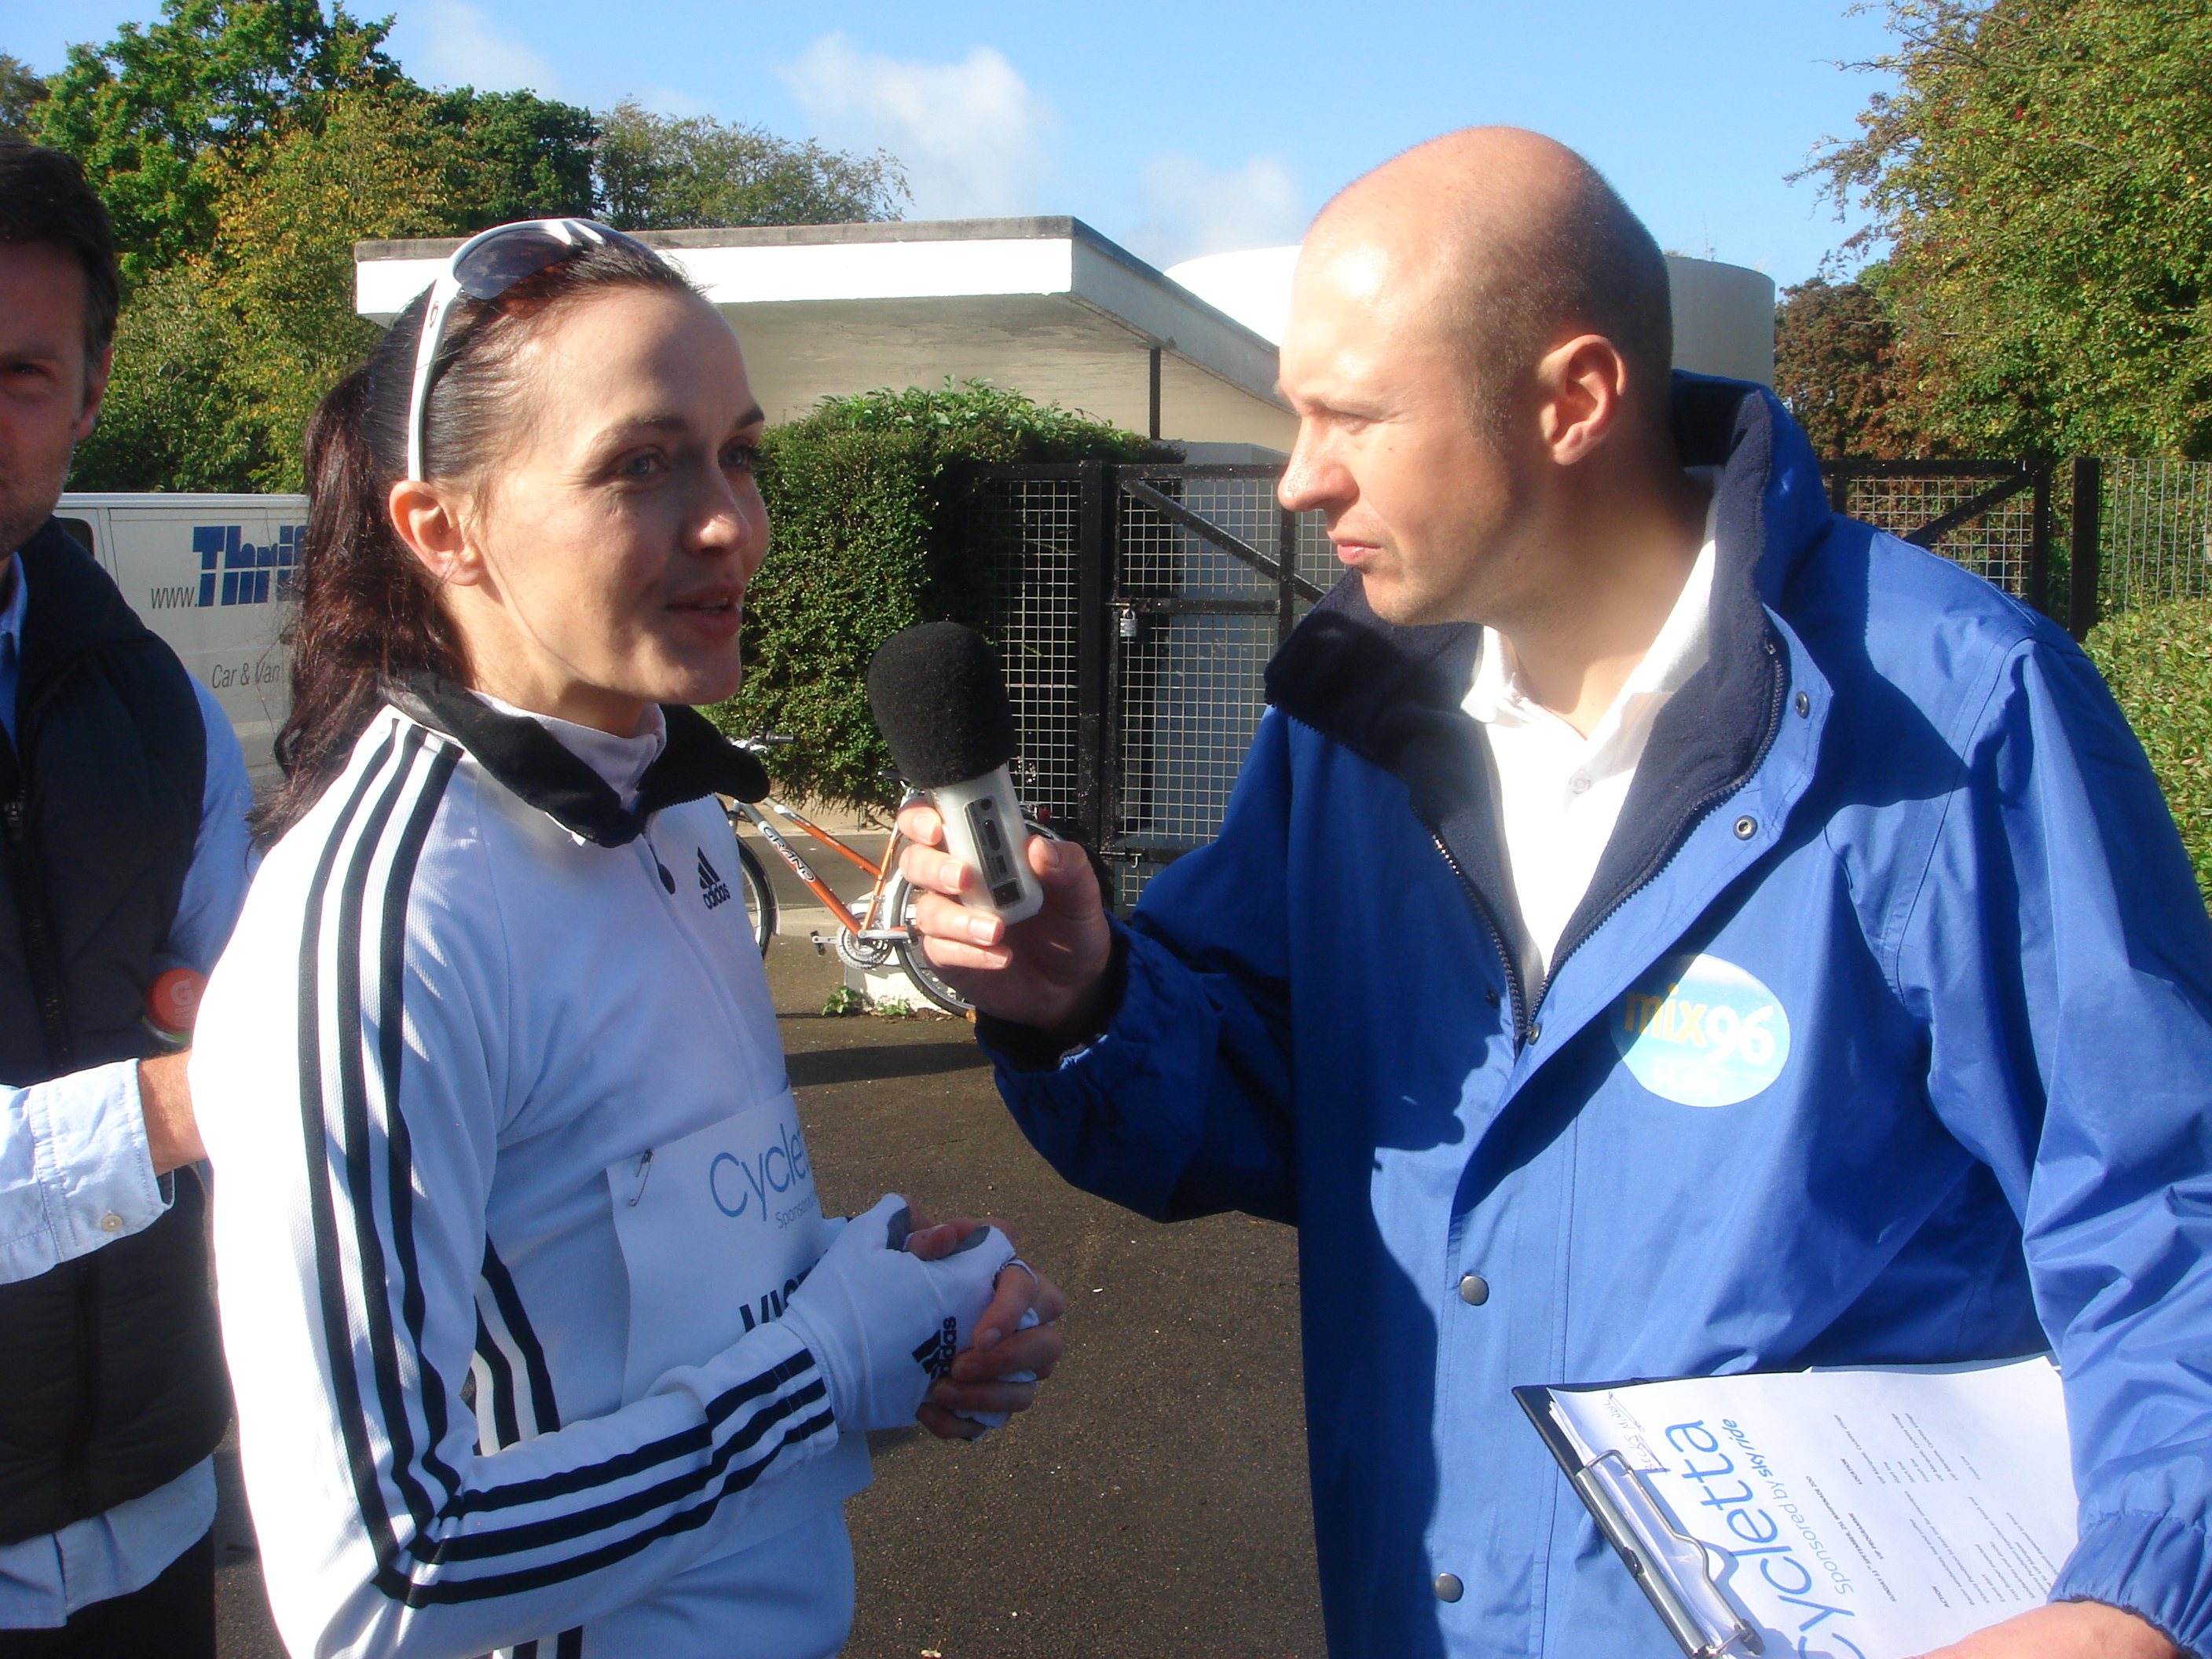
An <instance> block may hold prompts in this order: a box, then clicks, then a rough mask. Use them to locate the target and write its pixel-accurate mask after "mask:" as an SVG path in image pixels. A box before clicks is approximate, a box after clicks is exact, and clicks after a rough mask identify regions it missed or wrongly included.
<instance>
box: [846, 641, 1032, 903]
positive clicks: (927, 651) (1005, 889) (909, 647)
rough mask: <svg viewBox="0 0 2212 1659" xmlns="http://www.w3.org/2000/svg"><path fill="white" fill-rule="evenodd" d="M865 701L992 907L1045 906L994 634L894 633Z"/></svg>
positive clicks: (872, 672)
mask: <svg viewBox="0 0 2212 1659" xmlns="http://www.w3.org/2000/svg"><path fill="white" fill-rule="evenodd" d="M868 707H869V708H872V710H874V711H875V716H876V729H877V730H878V731H879V732H882V733H883V734H884V742H886V743H888V744H890V750H891V759H892V760H893V761H894V762H895V763H896V764H897V766H898V769H899V771H900V773H901V775H903V776H904V777H905V779H906V781H908V783H911V784H912V785H914V787H915V788H917V789H923V790H927V792H928V793H929V798H930V802H931V804H932V805H934V806H935V807H936V808H937V811H938V813H939V816H940V817H943V818H944V820H945V850H946V851H947V852H949V853H950V854H952V856H953V857H954V858H956V859H958V860H960V861H961V863H963V864H964V865H966V866H968V867H969V869H971V870H973V871H975V872H976V874H977V875H979V876H981V878H982V880H983V889H984V891H985V892H986V893H987V894H988V895H989V896H990V902H991V908H993V909H994V910H996V911H997V912H998V913H999V915H1000V916H1002V917H1003V918H1005V919H1006V921H1010V922H1014V921H1025V920H1026V919H1027V918H1029V917H1030V916H1033V915H1036V913H1037V912H1038V911H1039V910H1040V909H1042V908H1043V906H1044V890H1043V889H1042V888H1041V887H1039V886H1038V885H1037V878H1036V872H1035V871H1033V870H1031V869H1030V860H1029V839H1030V835H1029V829H1028V826H1027V825H1025V824H1024V823H1023V822H1022V811H1021V808H1020V806H1019V805H1018V804H1016V802H1015V800H1014V787H1013V783H1012V780H1011V779H1009V778H1008V777H1007V775H1006V763H1007V762H1009V761H1011V760H1012V759H1013V757H1014V711H1013V708H1012V706H1011V705H1010V704H1008V702H1006V676H1005V675H1004V674H1003V673H1001V672H1000V668H999V653H997V652H995V651H994V650H993V649H992V648H991V645H990V641H987V640H986V639H985V638H984V637H983V636H982V635H981V634H978V633H976V632H975V630H974V629H969V628H963V627H962V626H961V625H960V624H959V623H950V622H939V623H922V624H921V626H920V627H918V628H908V629H902V631H900V632H898V633H896V634H894V635H891V636H890V638H889V639H887V640H885V641H884V642H883V644H882V645H881V646H880V647H878V648H877V651H876V654H875V658H874V659H873V660H872V661H871V662H870V663H869V664H868Z"/></svg>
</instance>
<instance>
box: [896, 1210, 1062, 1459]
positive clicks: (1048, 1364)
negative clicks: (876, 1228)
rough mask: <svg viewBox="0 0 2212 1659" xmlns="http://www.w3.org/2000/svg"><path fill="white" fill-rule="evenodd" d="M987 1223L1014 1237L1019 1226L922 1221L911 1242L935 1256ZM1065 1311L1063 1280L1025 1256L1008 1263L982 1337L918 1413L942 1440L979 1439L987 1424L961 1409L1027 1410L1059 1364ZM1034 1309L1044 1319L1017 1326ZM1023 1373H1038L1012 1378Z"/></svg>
mask: <svg viewBox="0 0 2212 1659" xmlns="http://www.w3.org/2000/svg"><path fill="white" fill-rule="evenodd" d="M983 1227H996V1228H997V1229H998V1230H999V1231H1000V1232H1002V1233H1004V1234H1006V1237H1009V1238H1012V1237H1014V1230H1013V1229H1012V1227H1009V1226H1008V1225H1006V1223H1005V1222H1003V1221H994V1220H991V1219H988V1218H977V1217H973V1216H963V1217H961V1218H958V1219H957V1220H953V1221H946V1222H941V1223H939V1225H935V1226H917V1227H916V1228H915V1231H913V1232H912V1233H911V1234H909V1235H908V1238H907V1249H908V1250H910V1251H912V1252H913V1253H914V1254H915V1255H917V1256H919V1257H921V1259H922V1260H923V1261H935V1260H937V1259H938V1258H939V1256H943V1255H950V1254H951V1252H952V1250H953V1249H955V1248H956V1247H957V1245H958V1244H959V1243H960V1242H961V1240H963V1239H964V1238H966V1237H968V1236H969V1234H970V1233H972V1232H975V1231H977V1230H978V1229H980V1228H983ZM1066 1311H1067V1298H1066V1297H1064V1296H1062V1295H1061V1294H1060V1287H1059V1286H1058V1285H1054V1283H1053V1282H1052V1281H1051V1280H1050V1279H1047V1278H1045V1277H1044V1276H1043V1275H1042V1273H1038V1272H1036V1269H1034V1268H1032V1267H1029V1266H1028V1264H1027V1263H1025V1262H1020V1261H1014V1262H1009V1263H1008V1264H1007V1265H1006V1267H1003V1268H1001V1269H1000V1273H999V1278H998V1282H997V1285H996V1286H995V1289H994V1295H993V1296H992V1297H991V1305H990V1306H989V1307H988V1308H987V1309H985V1310H984V1311H983V1316H982V1317H981V1318H980V1319H978V1320H977V1321H976V1322H975V1341H974V1342H973V1344H972V1345H971V1346H968V1347H966V1348H963V1349H962V1350H961V1351H960V1352H959V1353H958V1354H957V1356H956V1357H955V1358H954V1359H953V1361H952V1374H951V1376H947V1377H944V1378H942V1379H940V1380H939V1382H937V1383H933V1385H932V1386H931V1388H930V1390H929V1395H928V1397H927V1399H926V1400H925V1401H923V1402H922V1407H921V1410H920V1411H918V1412H916V1413H915V1421H916V1422H917V1423H920V1424H921V1426H922V1427H924V1428H925V1429H927V1430H928V1431H930V1432H931V1433H932V1434H933V1435H935V1436H936V1437H938V1438H939V1439H940V1440H975V1439H980V1438H981V1437H982V1435H983V1433H984V1425H982V1424H981V1423H977V1422H975V1421H973V1420H971V1419H968V1418H965V1417H961V1416H958V1415H957V1413H960V1412H1000V1413H1005V1412H1024V1411H1027V1410H1028V1409H1029V1408H1030V1405H1031V1403H1032V1402H1033V1401H1035V1400H1036V1385H1037V1383H1042V1381H1043V1380H1044V1379H1045V1378H1046V1377H1048V1376H1051V1375H1052V1372H1053V1367H1054V1365H1056V1364H1059V1363H1060V1354H1061V1352H1062V1351H1063V1349H1064V1348H1065V1346H1066V1344H1065V1343H1064V1342H1063V1340H1061V1337H1060V1331H1059V1329H1058V1328H1057V1327H1056V1325H1055V1324H1054V1322H1055V1321H1056V1320H1058V1319H1059V1318H1060V1316H1061V1315H1062V1314H1064V1313H1066ZM1031 1312H1034V1313H1035V1314H1036V1316H1037V1319H1038V1323H1036V1324H1035V1325H1032V1326H1031V1327H1030V1328H1029V1329H1027V1330H1022V1329H1019V1328H1018V1327H1019V1326H1020V1324H1021V1322H1022V1319H1023V1316H1024V1315H1026V1314H1029V1313H1031ZM1024 1372H1027V1373H1029V1374H1030V1376H1033V1377H1034V1378H1035V1379H1036V1380H1035V1381H1033V1382H1026V1383H1010V1382H1007V1381H1006V1378H1007V1377H1009V1376H1018V1375H1020V1374H1022V1373H1024Z"/></svg>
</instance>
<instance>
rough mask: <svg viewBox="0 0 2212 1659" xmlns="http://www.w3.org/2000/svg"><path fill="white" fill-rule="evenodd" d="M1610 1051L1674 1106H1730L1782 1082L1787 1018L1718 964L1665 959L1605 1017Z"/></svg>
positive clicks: (1738, 972)
mask: <svg viewBox="0 0 2212 1659" xmlns="http://www.w3.org/2000/svg"><path fill="white" fill-rule="evenodd" d="M1613 1047H1614V1048H1616V1049H1617V1050H1618V1051H1619V1052H1620V1057H1621V1059H1622V1060H1625V1061H1626V1062H1627V1065H1628V1069H1629V1070H1630V1071H1631V1072H1632V1073H1634V1074H1635V1077H1636V1080H1637V1081H1638V1083H1641V1084H1642V1085H1644V1087H1645V1088H1647V1089H1649V1090H1650V1091H1651V1092H1652V1093H1653V1094H1655V1095H1657V1096H1659V1097H1661V1098H1662V1099H1663V1100H1671V1101H1674V1103H1676V1104H1678V1105H1682V1106H1733V1105H1735V1103H1737V1102H1738V1101H1743V1100H1749V1099H1750V1098H1751V1097H1753V1095H1755V1094H1757V1093H1759V1091H1761V1090H1763V1089H1765V1087H1766V1085H1768V1084H1770V1083H1771V1082H1773V1081H1774V1079H1776V1078H1778V1077H1779V1076H1781V1075H1782V1068H1783V1066H1785V1065H1787V1064H1788V1063H1789V1060H1790V1016H1789V1015H1788V1014H1787V1013H1786V1012H1784V1010H1783V1006H1782V1004H1781V1002H1780V1001H1779V1000H1778V999H1777V998H1776V996H1775V994H1774V993H1773V992H1771V991H1770V990H1768V989H1767V988H1766V987H1765V985H1763V984H1761V983H1760V982H1759V981H1758V980H1757V979H1755V978H1754V977H1753V976H1752V975H1749V974H1747V973H1746V972H1744V970H1743V969H1741V968H1739V967H1737V966H1736V965H1735V963H1732V962H1723V961H1722V960H1721V959H1720V957H1668V959H1667V960H1666V961H1664V962H1662V963H1659V964H1658V965H1657V966H1656V967H1655V968H1654V969H1652V970H1651V972H1650V973H1649V974H1647V975H1645V976H1644V979H1643V980H1641V981H1638V983H1637V984H1636V985H1635V986H1633V987H1631V989H1630V990H1629V992H1628V993H1627V994H1626V995H1625V996H1623V997H1622V998H1621V1000H1620V1003H1619V1005H1618V1006H1616V1007H1615V1008H1614V1010H1613Z"/></svg>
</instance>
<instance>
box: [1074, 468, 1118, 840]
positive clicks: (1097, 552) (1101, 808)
mask: <svg viewBox="0 0 2212 1659" xmlns="http://www.w3.org/2000/svg"><path fill="white" fill-rule="evenodd" d="M1080 465H1081V468H1082V472H1081V483H1080V487H1079V502H1078V506H1077V508H1076V514H1077V517H1076V541H1075V817H1076V821H1077V823H1079V825H1080V826H1081V833H1082V836H1083V840H1084V842H1085V844H1087V845H1088V846H1090V847H1091V848H1094V849H1097V850H1099V851H1103V850H1104V848H1105V846H1106V840H1107V836H1108V833H1109V830H1110V829H1111V827H1112V826H1111V824H1110V823H1109V818H1110V816H1111V812H1112V807H1111V805H1110V804H1109V796H1110V793H1111V792H1110V790H1109V778H1108V772H1109V769H1110V767H1111V763H1112V750H1111V743H1112V732H1111V726H1112V721H1111V720H1110V719H1109V709H1108V708H1107V702H1108V700H1109V697H1108V692H1109V680H1110V678H1111V677H1110V674H1109V661H1108V653H1109V652H1111V651H1112V650H1113V648H1114V641H1113V629H1114V617H1113V613H1112V611H1111V610H1110V608H1109V605H1108V604H1107V600H1108V598H1109V594H1110V592H1111V576H1110V574H1109V571H1108V568H1107V566H1108V562H1109V560H1110V559H1111V558H1112V556H1113V550H1114V534H1113V528H1114V526H1113V522H1112V520H1111V519H1110V518H1109V514H1110V513H1111V512H1112V511H1113V507H1114V502H1113V497H1112V494H1111V491H1110V490H1109V487H1108V480H1107V477H1106V463H1105V462H1103V461H1084V462H1082V463H1080Z"/></svg>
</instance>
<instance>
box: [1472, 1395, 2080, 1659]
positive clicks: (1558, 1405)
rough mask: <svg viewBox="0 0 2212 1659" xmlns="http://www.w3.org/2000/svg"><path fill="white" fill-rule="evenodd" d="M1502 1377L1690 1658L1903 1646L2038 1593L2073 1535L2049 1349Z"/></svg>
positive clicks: (1963, 1628) (1914, 1649) (1963, 1627)
mask: <svg viewBox="0 0 2212 1659" xmlns="http://www.w3.org/2000/svg"><path fill="white" fill-rule="evenodd" d="M1513 1395H1514V1398H1515V1399H1516V1400H1517V1401H1520V1404H1521V1407H1522V1410H1523V1411H1524V1412H1526V1413H1528V1420H1529V1421H1530V1422H1531V1423H1532V1424H1534V1425H1535V1429H1536V1432H1537V1433H1538V1434H1539V1435H1541V1437H1543V1441H1544V1443H1545V1444H1546V1445H1547V1446H1548V1447H1549V1448H1550V1449H1551V1451H1552V1455H1553V1457H1554V1458H1555V1459H1557V1460H1558V1462H1559V1467H1560V1468H1562V1469H1563V1470H1565V1473H1566V1476H1567V1479H1568V1480H1569V1482H1570V1483H1571V1485H1572V1486H1573V1487H1574V1489H1575V1495H1576V1496H1577V1497H1578V1498H1581V1499H1582V1500H1583V1504H1584V1505H1585V1506H1586V1507H1587V1508H1588V1509H1589V1512H1590V1515H1591V1517H1592V1518H1593V1519H1594V1520H1595V1522H1597V1525H1598V1528H1599V1529H1600V1530H1601V1532H1602V1533H1603V1534H1604V1536H1605V1538H1606V1541H1607V1542H1608V1543H1610V1544H1611V1545H1612V1546H1613V1549H1614V1550H1615V1552H1616V1553H1618V1554H1619V1555H1620V1559H1622V1561H1623V1562H1625V1563H1626V1565H1627V1567H1628V1570H1629V1571H1630V1573H1631V1574H1632V1576H1633V1577H1635V1579H1636V1582H1637V1583H1638V1585H1640V1586H1641V1587H1642V1589H1643V1590H1644V1596H1645V1598H1646V1599H1647V1600H1649V1601H1650V1603H1651V1606H1652V1607H1653V1609H1654V1610H1655V1611H1656V1613H1658V1614H1659V1617H1660V1620H1661V1621H1662V1623H1663V1624H1664V1625H1665V1626H1666V1627H1667V1630H1668V1633H1669V1634H1671V1635H1672V1636H1673V1637H1674V1639H1675V1641H1676V1643H1677V1644H1679V1645H1680V1648H1681V1650H1682V1651H1683V1652H1684V1653H1685V1654H1687V1655H1690V1656H1692V1659H1741V1656H1745V1655H1757V1654H1759V1653H1761V1652H1762V1651H1771V1652H1778V1653H1806V1654H1820V1655H1822V1656H1836V1655H1851V1654H1857V1655H1862V1656H1864V1659H1907V1656H1910V1655H1913V1654H1919V1653H1926V1652H1928V1651H1929V1650H1930V1649H1931V1648H1934V1647H1942V1646H1946V1645H1948V1644H1951V1643H1954V1642H1959V1641H1963V1640H1964V1639H1966V1637H1968V1636H1969V1635H1971V1634H1972V1633H1973V1632H1976V1631H1979V1630H1983V1629H1985V1628H1987V1627H1988V1626H1990V1625H1993V1624H1997V1623H2001V1622H2002V1620H2004V1619H2006V1618H2008V1617H2010V1616H2011V1615H2013V1614H2015V1613H2022V1612H2026V1611H2027V1609H2028V1608H2030V1607H2040V1606H2042V1605H2043V1604H2044V1603H2045V1601H2046V1600H2048V1598H2049V1595H2050V1592H2051V1586H2052V1584H2053V1583H2056V1582H2057V1579H2058V1577H2059V1576H2060V1574H2061V1572H2062V1571H2063V1563H2064V1562H2065V1560H2066V1559H2067V1558H2068V1557H2069V1555H2070V1554H2071V1553H2072V1552H2073V1550H2074V1547H2075V1543H2076V1541H2077V1540H2078V1509H2077V1506H2076V1504H2075V1491H2074V1479H2073V1470H2072V1465H2071V1462H2070V1437H2069V1431H2068V1428H2067V1422H2066V1402H2065V1395H2064V1390H2063V1388H2062V1386H2061V1383H2060V1378H2059V1375H2058V1371H2057V1368H2056V1367H2055V1366H2054V1365H2053V1364H2052V1363H2051V1359H2050V1357H2049V1356H2048V1355H2047V1354H2031V1355H2027V1356H2024V1357H2021V1358H2015V1359H1999V1360H1959V1361H1948V1362H1942V1363H1937V1364H1875V1365H1844V1366H1814V1367H1812V1368H1810V1369H1808V1370H1795V1371H1742V1372H1735V1373H1730V1374H1728V1375H1724V1376H1679V1377H1666V1378H1644V1379H1640V1380H1638V1381H1634V1382H1627V1383H1574V1384H1567V1383H1560V1384H1554V1385H1553V1386H1551V1387H1548V1388H1542V1387H1538V1388H1518V1389H1514V1391H1513ZM1762 1644H1763V1645H1762Z"/></svg>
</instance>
